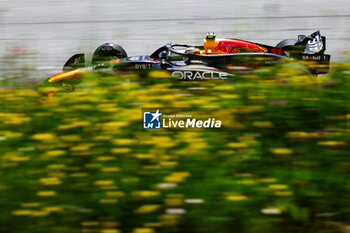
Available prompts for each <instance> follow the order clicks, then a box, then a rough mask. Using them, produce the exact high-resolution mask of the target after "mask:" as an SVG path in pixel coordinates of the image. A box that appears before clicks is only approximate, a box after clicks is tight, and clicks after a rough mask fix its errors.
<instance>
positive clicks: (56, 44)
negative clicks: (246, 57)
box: [0, 0, 350, 233]
mask: <svg viewBox="0 0 350 233" xmlns="http://www.w3.org/2000/svg"><path fill="white" fill-rule="evenodd" d="M349 19H350V4H349V1H348V0H333V1H325V0H321V1H316V0H304V1H302V0H294V1H281V0H266V1H258V0H245V1H238V0H234V1H233V0H226V1H214V0H213V1H208V0H201V1H199V0H193V1H184V0H178V1H157V0H148V1H140V0H129V1H126V0H120V1H111V0H97V1H96V0H75V1H71V0H60V1H57V0H54V1H53V0H51V1H44V0H30V1H25V0H17V1H16V0H14V1H10V0H1V1H0V45H1V46H0V109H1V110H0V210H1V211H0V232H1V233H2V232H4V233H5V232H6V233H90V232H97V233H121V232H124V233H155V232H158V233H160V232H161V233H213V232H215V233H216V232H217V233H231V232H233V231H234V232H242V233H261V232H264V233H265V232H266V233H267V232H268V233H280V232H283V233H301V232H303V233H314V232H317V233H343V232H349V229H350V201H349V200H350V185H349V180H350V161H349V156H348V154H349V151H350V142H349V138H350V137H349V119H350V114H349V111H348V109H349V108H348V105H349V99H350V92H349V86H350V84H349V82H350V72H349V70H350V63H349V62H348V61H347V59H348V58H349V51H350V50H349V46H350V41H349V38H350V30H349V29H350V24H349ZM318 29H320V30H321V33H322V34H323V35H324V36H326V37H327V53H330V54H331V55H332V60H331V61H332V62H334V64H332V70H331V72H330V73H329V74H327V75H323V76H319V77H317V78H316V77H310V76H309V75H305V72H304V70H303V69H300V68H298V66H296V67H295V66H284V65H283V64H282V65H281V66H279V67H278V66H276V67H275V66H274V67H271V68H267V69H259V70H257V71H256V72H254V73H252V74H247V75H238V76H235V80H234V82H226V81H223V80H210V81H209V80H207V81H208V82H198V81H194V82H192V81H187V82H178V80H176V79H171V78H169V74H167V73H163V72H160V71H151V72H149V73H147V74H121V75H113V76H112V77H111V76H108V75H106V74H102V75H99V74H90V75H87V76H83V77H82V78H80V79H77V80H67V82H62V83H61V82H59V83H45V82H42V80H43V79H45V78H47V77H48V76H49V75H52V74H54V73H57V72H60V71H61V68H62V66H63V64H64V63H65V62H66V60H67V59H68V58H69V57H70V56H71V55H73V54H76V53H81V52H84V53H87V54H89V53H90V54H91V53H92V52H93V51H94V50H95V49H96V48H97V47H98V46H99V45H100V44H102V43H105V42H113V43H118V44H120V45H121V46H123V47H124V48H125V50H126V51H127V53H128V55H129V56H132V55H144V54H150V53H152V52H153V51H154V50H155V49H157V48H158V47H160V46H162V45H164V44H166V43H168V42H173V43H175V42H178V43H188V44H202V43H203V38H204V37H205V35H206V33H207V32H208V31H214V32H216V33H217V35H218V37H233V38H241V39H245V40H252V41H256V42H260V43H264V44H269V45H276V43H278V42H279V41H281V40H282V39H286V38H297V36H298V34H310V33H312V32H314V31H315V30H318ZM338 62H339V63H338ZM287 65H288V64H287ZM300 71H302V72H300ZM30 77H31V78H30ZM28 80H29V81H28ZM26 82H28V84H30V85H27V83H26ZM32 84H34V85H32ZM74 88H75V89H74ZM73 90H74V91H73ZM53 93H54V95H53ZM52 95H53V96H52ZM165 107H169V108H174V109H173V110H171V109H170V110H169V111H168V112H167V111H166V109H164V108H165ZM145 108H147V109H155V110H156V109H159V110H160V111H161V112H162V113H163V114H168V115H170V114H178V113H184V114H187V115H192V116H194V117H195V118H197V116H198V118H200V117H201V118H203V120H206V119H208V118H209V117H210V118H211V117H214V118H215V119H220V120H222V122H223V127H222V129H220V130H219V131H210V130H209V129H204V128H203V129H198V131H190V130H188V131H187V130H184V131H182V130H173V131H172V130H166V129H160V130H159V131H157V130H155V131H151V130H150V131H142V130H141V127H142V112H143V109H145Z"/></svg>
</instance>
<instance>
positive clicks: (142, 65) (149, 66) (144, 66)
mask: <svg viewBox="0 0 350 233" xmlns="http://www.w3.org/2000/svg"><path fill="white" fill-rule="evenodd" d="M151 67H152V65H151V64H135V69H137V70H139V69H141V70H146V69H151Z"/></svg>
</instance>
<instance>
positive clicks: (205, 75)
mask: <svg viewBox="0 0 350 233" xmlns="http://www.w3.org/2000/svg"><path fill="white" fill-rule="evenodd" d="M171 76H172V77H175V78H178V79H181V80H196V79H227V78H228V76H229V74H227V73H224V72H213V71H180V70H177V71H173V72H172V73H171Z"/></svg>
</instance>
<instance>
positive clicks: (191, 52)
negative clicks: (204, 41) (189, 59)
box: [185, 47, 201, 54]
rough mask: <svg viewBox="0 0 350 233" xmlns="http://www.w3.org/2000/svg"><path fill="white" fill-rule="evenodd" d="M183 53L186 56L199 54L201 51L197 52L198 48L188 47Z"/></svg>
mask: <svg viewBox="0 0 350 233" xmlns="http://www.w3.org/2000/svg"><path fill="white" fill-rule="evenodd" d="M185 53H186V54H200V53H201V51H200V50H199V48H195V47H189V48H187V49H186V51H185Z"/></svg>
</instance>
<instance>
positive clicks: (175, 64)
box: [48, 31, 330, 83]
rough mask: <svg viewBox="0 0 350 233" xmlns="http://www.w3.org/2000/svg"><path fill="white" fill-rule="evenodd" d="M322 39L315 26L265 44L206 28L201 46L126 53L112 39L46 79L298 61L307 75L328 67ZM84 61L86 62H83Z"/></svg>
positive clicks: (217, 73)
mask: <svg viewBox="0 0 350 233" xmlns="http://www.w3.org/2000/svg"><path fill="white" fill-rule="evenodd" d="M325 49H326V38H325V37H324V36H321V34H320V32H319V31H316V32H314V33H312V34H310V35H308V36H305V35H299V36H298V38H297V39H285V40H282V41H281V42H279V43H278V44H277V45H276V46H269V45H264V44H259V43H254V42H250V41H244V40H240V39H219V38H216V35H215V33H208V34H207V36H206V38H205V39H204V45H200V46H193V45H186V44H166V45H164V46H162V47H160V48H159V49H157V50H156V51H155V52H153V53H152V54H151V55H150V56H133V57H128V55H127V53H126V52H125V50H124V49H123V48H122V47H121V46H120V45H117V44H113V43H105V44H103V45H101V46H99V47H98V48H97V49H96V51H95V52H94V54H93V56H92V60H91V61H87V60H86V59H85V55H84V54H76V55H74V56H72V57H71V58H70V59H69V60H68V61H67V62H66V64H65V65H64V67H63V73H59V74H56V75H54V76H52V77H50V78H49V79H48V82H49V83H56V82H61V81H63V80H67V81H69V80H74V79H76V78H78V77H79V76H80V75H81V74H83V73H86V72H97V73H98V72H106V71H108V72H109V73H113V74H124V73H128V72H129V73H130V72H136V71H140V72H148V71H149V70H154V69H156V70H165V71H168V72H169V73H170V74H171V76H172V77H174V78H178V79H181V80H196V79H202V80H203V79H229V78H231V77H234V76H235V75H236V74H239V73H246V72H251V71H252V70H254V69H257V68H260V67H266V66H271V65H276V64H283V63H291V62H298V63H301V64H302V65H303V67H305V69H306V70H307V73H308V74H315V75H317V74H324V73H327V72H328V71H329V62H330V55H329V54H324V52H325ZM87 64H89V65H87Z"/></svg>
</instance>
